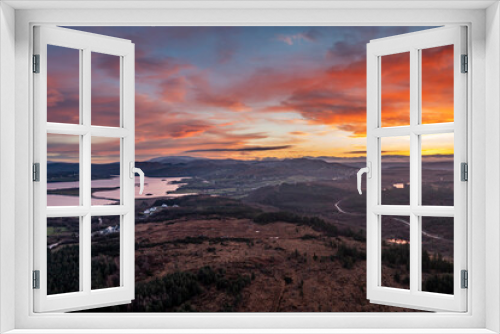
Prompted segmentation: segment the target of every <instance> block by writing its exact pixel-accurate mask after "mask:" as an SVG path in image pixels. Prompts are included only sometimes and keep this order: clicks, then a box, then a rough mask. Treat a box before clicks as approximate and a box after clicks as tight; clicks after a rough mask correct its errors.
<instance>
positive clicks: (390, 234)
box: [381, 216, 410, 289]
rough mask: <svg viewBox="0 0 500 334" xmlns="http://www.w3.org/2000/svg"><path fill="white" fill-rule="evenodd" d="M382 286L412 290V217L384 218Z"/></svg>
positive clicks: (382, 230) (382, 233) (382, 227)
mask: <svg viewBox="0 0 500 334" xmlns="http://www.w3.org/2000/svg"><path fill="white" fill-rule="evenodd" d="M381 220H382V221H381V224H382V226H381V236H382V282H381V283H382V286H386V287H391V288H401V289H409V288H410V217H408V216H382V218H381Z"/></svg>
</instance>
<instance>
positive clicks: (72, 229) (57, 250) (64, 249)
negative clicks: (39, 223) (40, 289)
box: [47, 217, 80, 295]
mask: <svg viewBox="0 0 500 334" xmlns="http://www.w3.org/2000/svg"><path fill="white" fill-rule="evenodd" d="M79 235H80V218H79V217H60V218H47V294H49V295H53V294H58V293H67V292H76V291H80V242H79V238H80V237H79Z"/></svg>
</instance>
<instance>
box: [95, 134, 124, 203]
mask: <svg viewBox="0 0 500 334" xmlns="http://www.w3.org/2000/svg"><path fill="white" fill-rule="evenodd" d="M120 141H121V140H120V138H106V137H92V200H91V203H92V205H110V204H120V184H121V183H120V170H121V169H120Z"/></svg>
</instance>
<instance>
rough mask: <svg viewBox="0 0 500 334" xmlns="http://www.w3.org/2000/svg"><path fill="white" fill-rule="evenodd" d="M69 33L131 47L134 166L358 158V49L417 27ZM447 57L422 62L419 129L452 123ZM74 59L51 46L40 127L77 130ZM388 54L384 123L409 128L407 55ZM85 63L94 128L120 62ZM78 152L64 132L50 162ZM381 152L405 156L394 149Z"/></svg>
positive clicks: (361, 62) (102, 143) (110, 102)
mask: <svg viewBox="0 0 500 334" xmlns="http://www.w3.org/2000/svg"><path fill="white" fill-rule="evenodd" d="M78 29H79V30H84V31H89V32H95V33H99V34H104V35H109V36H115V37H120V38H125V39H130V40H132V41H133V43H135V45H136V157H137V160H139V161H142V160H148V159H151V158H154V157H158V156H166V155H171V156H172V155H189V156H199V157H208V158H235V159H255V158H265V157H277V158H293V157H303V156H335V157H362V156H364V155H365V149H366V138H365V132H366V89H365V87H366V57H365V53H366V44H367V43H368V42H369V41H370V40H371V39H376V38H381V37H387V36H392V35H397V34H402V33H406V32H411V31H417V30H421V29H424V28H422V27H85V28H78ZM452 51H453V49H452V48H450V47H448V48H446V47H445V48H440V49H436V50H427V51H425V53H423V55H422V57H423V58H422V63H423V64H424V65H423V67H424V72H423V83H422V89H423V101H422V107H423V116H422V117H423V122H426V123H430V122H436V121H439V122H441V121H453V89H452V88H453V72H452V71H451V70H450V66H449V64H450V61H449V60H450V57H451V55H452ZM75 52H76V51H75V50H69V49H66V50H64V49H63V48H59V47H50V48H49V65H48V66H49V68H48V71H49V72H48V74H49V79H48V86H49V87H48V121H54V122H66V123H78V53H77V52H76V54H75ZM390 57H393V60H389V59H387V60H384V59H383V61H382V71H383V78H382V80H383V83H384V80H385V84H384V87H386V88H385V90H383V91H382V101H383V102H382V110H383V116H382V124H383V125H384V126H395V125H407V124H408V119H409V117H408V102H409V95H408V89H409V82H408V72H409V68H408V64H407V62H408V60H407V59H405V57H406V56H405V55H404V54H402V55H396V56H390ZM431 60H432V61H431ZM92 66H93V70H92V85H93V86H92V94H93V95H92V123H93V124H94V125H108V126H116V125H117V124H118V123H117V122H118V114H117V110H118V109H117V108H118V106H119V103H118V94H119V85H118V80H117V75H118V69H119V62H118V60H117V59H116V57H113V56H107V55H94V56H93V58H92ZM450 74H451V76H450ZM450 80H451V81H450ZM450 83H451V85H450ZM436 138H438V137H436ZM452 138H453V137H452V136H451V137H450V136H448V137H443V135H441V137H439V139H436V140H435V142H439V143H440V144H439V145H440V146H441V148H440V149H439V150H435V149H434V148H435V147H433V145H432V142H433V139H432V138H431V137H429V138H428V140H427V143H431V144H428V147H429V151H428V154H449V153H452ZM450 145H451V148H450ZM115 146H116V145H115ZM435 146H436V145H435ZM75 147H76V148H77V145H75V144H74V141H73V143H71V140H69V141H68V140H67V137H64V136H51V140H50V142H49V158H48V159H49V160H52V161H75V157H77V156H78V152H75ZM94 152H96V154H98V155H100V156H101V157H102V158H101V159H100V160H99V161H100V162H107V161H112V160H113V159H116V156H117V154H119V152H117V151H116V150H110V149H109V147H108V145H107V142H106V140H103V139H100V138H96V139H95V140H94V141H93V155H94ZM385 153H386V154H407V153H408V152H405V151H404V149H402V148H401V147H398V146H397V145H396V146H394V147H392V148H391V149H390V150H389V151H387V152H385ZM424 154H425V153H424Z"/></svg>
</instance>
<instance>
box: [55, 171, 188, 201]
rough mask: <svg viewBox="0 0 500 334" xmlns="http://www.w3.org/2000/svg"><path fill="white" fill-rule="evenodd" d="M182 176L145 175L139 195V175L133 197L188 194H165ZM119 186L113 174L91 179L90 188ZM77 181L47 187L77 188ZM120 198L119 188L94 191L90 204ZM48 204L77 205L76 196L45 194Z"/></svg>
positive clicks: (174, 187) (172, 189) (118, 178)
mask: <svg viewBox="0 0 500 334" xmlns="http://www.w3.org/2000/svg"><path fill="white" fill-rule="evenodd" d="M184 179H186V178H183V177H145V178H144V192H143V194H142V195H139V177H138V176H136V178H135V198H156V197H166V196H168V197H179V196H185V195H189V194H167V192H173V191H176V190H177V189H178V188H179V187H181V186H182V185H183V183H173V182H177V181H181V180H184ZM119 186H120V177H119V176H115V177H112V178H110V179H105V180H93V181H92V188H114V187H119ZM78 187H79V182H78V181H74V182H50V183H47V189H70V188H78ZM119 200H120V188H118V189H111V190H103V191H97V192H94V193H93V195H92V201H91V202H92V205H109V204H118V203H119ZM47 205H48V206H70V205H79V199H78V196H68V195H47Z"/></svg>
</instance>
